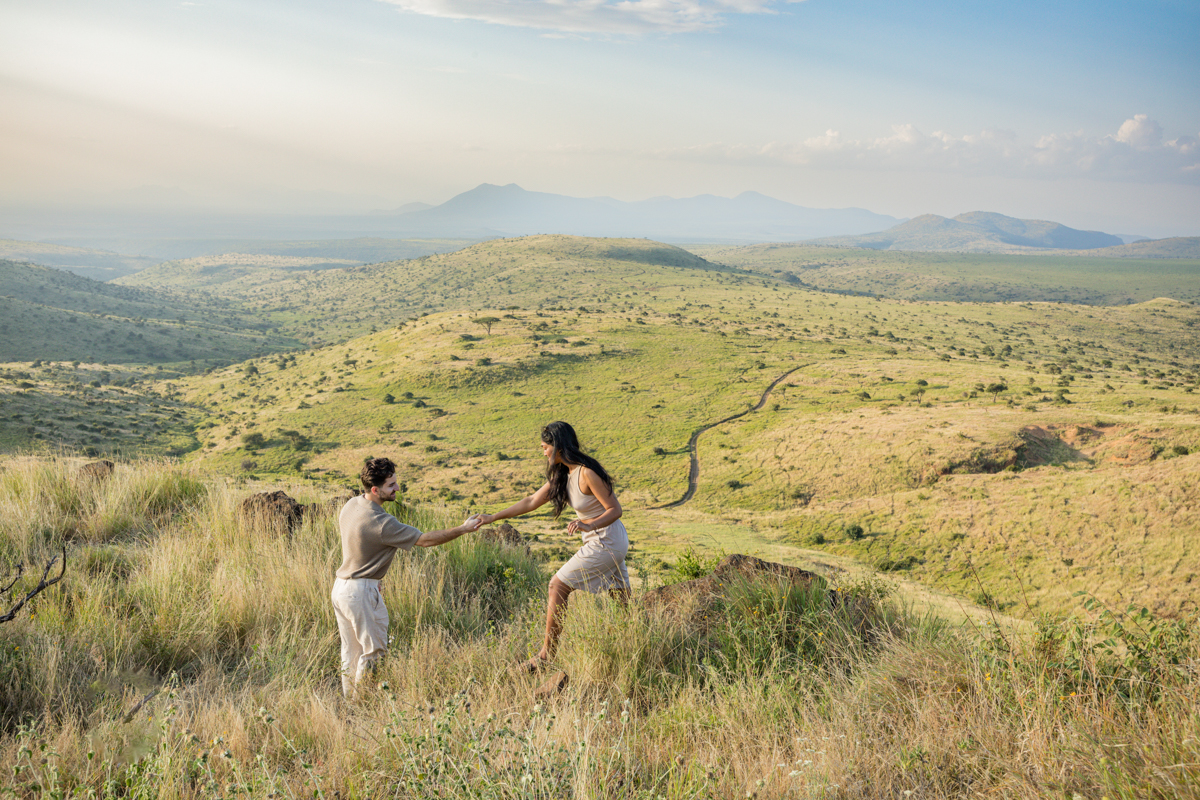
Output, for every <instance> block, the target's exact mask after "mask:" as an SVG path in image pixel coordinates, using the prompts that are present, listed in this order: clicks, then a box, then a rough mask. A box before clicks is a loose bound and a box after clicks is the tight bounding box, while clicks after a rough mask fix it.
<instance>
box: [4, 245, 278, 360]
mask: <svg viewBox="0 0 1200 800" xmlns="http://www.w3.org/2000/svg"><path fill="white" fill-rule="evenodd" d="M298 344H299V343H298V342H297V341H295V340H294V339H289V338H287V337H286V336H283V335H280V334H278V333H277V332H276V331H274V330H273V326H272V325H271V324H270V323H268V322H267V321H265V320H264V319H262V318H261V317H256V316H255V315H254V314H253V313H250V312H246V311H243V310H242V309H240V308H239V307H237V306H236V305H234V304H231V303H229V302H226V301H223V300H220V299H209V298H203V297H197V296H195V295H177V296H168V295H163V294H156V293H153V292H149V291H145V290H142V289H137V288H132V287H126V286H119V285H114V284H112V283H105V282H100V281H93V280H91V279H89V278H84V277H81V276H78V275H74V274H72V273H69V272H64V271H62V270H58V269H51V268H48V267H41V266H37V265H35V264H27V263H23V262H15V261H0V362H4V361H34V360H61V361H67V360H71V361H74V360H80V361H89V362H111V363H119V364H135V363H140V364H147V363H150V364H154V363H176V362H189V361H197V362H199V363H229V362H230V361H240V360H242V359H244V358H248V357H250V356H252V355H256V354H260V353H264V352H271V351H273V350H281V349H287V348H291V347H295V346H297V345H298Z"/></svg>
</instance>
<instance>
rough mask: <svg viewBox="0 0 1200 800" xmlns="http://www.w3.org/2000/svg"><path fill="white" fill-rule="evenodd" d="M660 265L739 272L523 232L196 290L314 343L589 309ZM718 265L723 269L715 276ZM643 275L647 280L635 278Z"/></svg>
mask: <svg viewBox="0 0 1200 800" xmlns="http://www.w3.org/2000/svg"><path fill="white" fill-rule="evenodd" d="M648 267H650V269H649V270H648ZM656 268H657V269H656ZM663 269H667V270H669V269H686V270H693V271H699V272H702V273H705V274H708V275H709V276H710V278H712V279H713V280H718V279H725V280H729V279H735V280H741V278H733V277H731V273H734V272H736V271H735V270H730V269H728V268H716V267H713V266H712V265H710V264H708V263H706V262H705V261H703V260H702V259H699V258H697V257H696V256H694V255H692V254H690V253H688V252H686V251H684V250H681V249H679V248H677V247H672V246H671V245H665V244H660V243H658V242H650V241H647V240H644V239H586V238H582V237H571V236H531V237H526V238H524V239H499V240H493V241H490V242H485V243H482V244H478V245H475V246H473V247H469V248H467V249H465V250H461V251H458V252H455V253H448V254H442V255H431V256H426V257H423V258H419V259H416V260H413V261H398V262H391V263H387V264H374V265H370V266H365V267H356V268H350V269H336V270H334V269H331V270H322V271H319V272H292V273H286V274H284V273H280V272H274V273H270V274H269V275H259V276H257V277H247V278H246V279H244V280H240V281H239V280H235V281H232V282H229V283H221V284H216V285H214V284H207V283H206V284H205V285H202V287H201V289H202V290H203V292H205V293H207V295H208V296H211V297H213V298H221V299H225V300H228V301H230V302H238V303H241V304H242V305H243V306H244V307H246V308H248V309H252V310H254V311H255V312H256V313H261V314H265V315H267V316H269V318H270V319H271V320H272V322H273V323H275V324H277V325H279V326H280V328H281V329H282V330H285V331H287V332H289V333H290V334H292V335H295V336H298V337H300V338H302V339H303V340H305V341H306V342H309V343H310V344H317V345H321V344H329V343H331V342H338V341H345V340H346V339H349V338H352V337H354V336H359V335H362V334H364V333H367V332H369V331H371V330H378V329H382V328H386V327H391V326H394V325H396V324H397V323H399V322H401V321H403V320H406V319H410V318H413V317H417V316H419V315H421V314H424V313H432V312H436V311H441V310H445V309H464V308H466V309H469V308H483V307H500V308H503V307H505V306H508V305H519V306H521V307H525V308H530V307H538V306H543V307H545V306H558V305H560V304H569V305H571V306H573V307H578V306H580V305H590V306H593V307H594V306H596V305H597V304H601V303H604V302H607V300H608V299H609V298H608V294H609V293H610V292H611V291H612V290H613V287H614V286H620V285H623V284H625V283H628V284H629V285H630V288H631V289H634V288H636V289H637V290H638V291H640V292H642V293H645V294H650V293H652V292H653V290H655V288H656V286H657V285H658V283H660V282H661V281H660V273H662V270H663ZM717 273H721V274H722V275H724V276H725V277H724V278H718V277H717ZM662 274H667V273H662ZM647 275H649V276H650V278H649V282H647V280H645V279H643V278H644V276H647ZM133 280H137V282H138V285H141V286H144V287H147V288H155V289H162V290H164V291H174V292H177V293H190V292H191V291H192V288H191V286H190V285H189V284H187V283H180V282H177V281H175V279H174V277H172V276H170V275H166V274H160V273H157V272H155V273H150V274H145V275H142V276H139V277H137V278H136V279H134V278H130V279H127V281H133ZM123 282H124V281H123Z"/></svg>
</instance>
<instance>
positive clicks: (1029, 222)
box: [808, 211, 1121, 253]
mask: <svg viewBox="0 0 1200 800" xmlns="http://www.w3.org/2000/svg"><path fill="white" fill-rule="evenodd" d="M808 243H809V244H812V245H817V246H833V247H856V248H866V249H870V250H924V251H935V252H937V251H942V252H945V251H953V252H958V253H1022V252H1029V251H1031V250H1039V249H1046V248H1053V249H1059V250H1061V249H1072V250H1087V249H1092V248H1098V247H1111V246H1114V245H1119V244H1121V239H1120V238H1119V237H1117V236H1113V235H1111V234H1107V233H1100V232H1099V231H1080V230H1076V229H1074V228H1068V227H1067V226H1065V225H1061V224H1059V223H1057V222H1048V221H1046V220H1037V219H1016V218H1014V217H1006V216H1005V215H1003V214H996V213H994V212H988V211H971V212H968V213H966V214H959V215H958V216H957V217H954V218H953V219H947V218H946V217H940V216H938V215H937V214H922V215H921V216H919V217H914V218H913V219H910V220H908V221H907V222H902V223H900V224H899V225H896V226H895V227H892V228H888V229H887V230H886V231H880V232H878V233H868V234H863V235H861V236H827V237H824V238H820V239H812V240H810V241H809V242H808Z"/></svg>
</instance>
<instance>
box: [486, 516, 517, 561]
mask: <svg viewBox="0 0 1200 800" xmlns="http://www.w3.org/2000/svg"><path fill="white" fill-rule="evenodd" d="M479 538H481V539H483V540H484V541H488V542H495V543H496V544H502V545H507V546H508V547H519V548H521V549H523V550H524V551H525V553H526V555H528V554H529V545H528V544H526V543H525V537H524V536H522V535H521V534H520V533H519V532H518V531H517V529H516V528H514V527H513V526H512V525H509V524H508V523H507V522H503V523H501V524H499V525H488V526H487V527H484V528H480V529H479Z"/></svg>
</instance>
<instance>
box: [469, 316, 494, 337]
mask: <svg viewBox="0 0 1200 800" xmlns="http://www.w3.org/2000/svg"><path fill="white" fill-rule="evenodd" d="M499 321H500V318H499V317H475V318H474V319H472V320H471V322H474V323H475V324H476V325H482V326H483V327H484V328H486V329H487V335H488V336H491V335H492V326H493V325H495V324H496V323H497V322H499Z"/></svg>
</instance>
